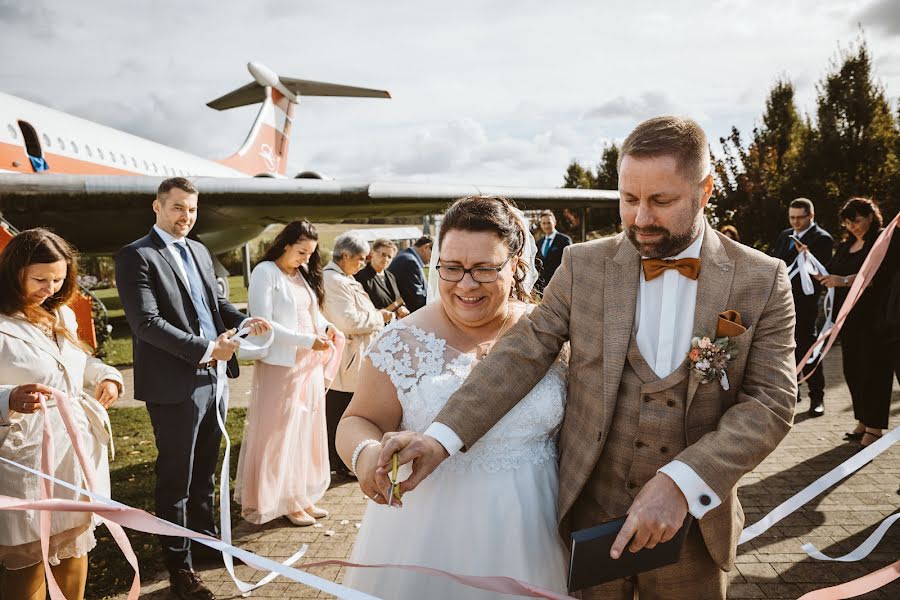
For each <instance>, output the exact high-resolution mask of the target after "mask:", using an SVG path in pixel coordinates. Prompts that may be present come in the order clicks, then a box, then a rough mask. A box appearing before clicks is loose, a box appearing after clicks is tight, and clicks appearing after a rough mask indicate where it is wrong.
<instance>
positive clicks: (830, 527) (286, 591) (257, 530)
mask: <svg viewBox="0 0 900 600" xmlns="http://www.w3.org/2000/svg"><path fill="white" fill-rule="evenodd" d="M245 377H246V375H245ZM242 379H243V377H242ZM248 379H249V378H248ZM826 379H827V381H828V391H827V395H826V404H827V409H828V410H827V414H826V416H825V417H823V418H819V419H807V417H806V409H807V408H808V406H809V404H808V400H806V399H804V402H803V403H802V404H800V405H798V409H797V418H796V425H795V426H794V428H793V430H792V431H791V433H790V434H789V435H788V437H787V438H786V439H785V440H784V442H783V443H782V444H781V445H780V446H779V447H778V449H777V450H776V451H775V452H774V453H773V454H772V455H771V456H769V458H768V459H767V460H766V461H765V462H763V463H762V464H761V465H759V467H758V468H757V469H756V470H755V471H753V472H752V473H750V474H748V475H747V476H746V477H745V478H744V479H743V480H742V481H741V487H740V490H739V494H740V498H741V502H742V504H743V506H744V511H745V512H746V515H747V524H748V525H749V524H752V523H755V522H756V521H758V520H759V519H760V518H761V517H763V516H764V515H765V514H767V513H768V512H769V511H770V510H771V509H772V508H774V507H775V506H777V505H778V504H780V503H781V502H783V501H784V500H786V499H787V498H789V497H790V496H792V495H794V494H795V493H797V492H799V491H800V490H801V489H803V488H804V487H806V486H807V485H808V484H809V483H811V482H812V481H814V480H815V479H816V478H818V477H819V476H821V475H823V474H825V473H827V472H828V471H829V470H831V469H832V468H834V467H835V466H837V465H838V464H840V463H841V462H843V461H844V460H846V459H847V458H849V457H850V456H852V455H853V452H854V450H855V448H856V446H855V445H851V444H848V443H845V442H844V441H843V439H842V436H843V433H844V432H845V431H849V430H850V428H852V427H853V425H854V424H855V423H854V421H853V413H852V408H851V405H850V397H849V394H848V392H847V388H846V386H845V385H844V381H843V377H842V376H841V369H840V347H836V348H834V349H833V350H832V352H831V354H830V355H829V356H828V357H827V360H826ZM804 394H805V390H804ZM233 396H237V397H238V398H242V397H243V396H242V395H240V394H233ZM893 399H894V403H893V410H892V412H891V416H892V419H891V420H892V425H893V426H897V425H900V418H898V417H900V388H898V387H897V384H896V382H895V384H894V397H893ZM898 488H900V444H897V445H895V446H893V447H892V448H891V449H890V450H888V451H887V452H885V453H883V454H882V455H881V456H879V457H878V458H877V459H876V460H875V461H874V462H872V463H871V464H869V465H867V466H866V467H864V468H863V469H861V470H860V471H858V472H857V473H856V474H854V475H853V476H851V477H849V478H848V479H847V480H845V481H844V482H842V483H841V484H839V485H838V486H836V487H834V488H833V489H831V490H829V491H827V492H826V493H824V494H823V495H821V496H819V497H818V498H816V499H815V500H813V501H812V502H811V503H810V504H808V505H807V506H805V507H804V508H803V509H802V510H800V511H798V512H797V513H795V514H793V515H791V516H790V517H788V518H787V519H785V520H784V521H782V522H781V523H779V524H778V525H776V526H775V527H773V528H772V529H770V530H769V531H768V532H767V533H765V534H763V535H762V536H760V537H758V538H756V539H755V540H752V541H751V542H750V543H748V544H746V545H744V546H741V547H740V548H739V549H738V558H737V565H736V568H735V569H734V570H733V571H732V573H731V586H730V589H729V598H735V599H739V598H740V599H744V598H747V599H749V598H797V597H799V596H801V595H802V594H803V593H805V592H807V591H810V590H814V589H818V588H821V587H826V586H828V585H834V584H836V583H840V582H844V581H849V580H851V579H854V578H856V577H859V576H861V575H864V574H866V573H869V572H871V571H874V570H877V569H879V568H881V567H883V566H885V565H887V564H890V563H892V562H894V561H896V560H897V559H898V558H900V527H896V526H895V527H894V528H893V530H891V531H889V532H888V535H887V536H885V538H884V540H882V542H881V544H880V545H879V546H878V548H876V551H875V552H873V553H872V554H871V555H870V556H869V557H868V558H867V559H866V560H864V561H861V562H856V563H823V562H819V561H814V560H812V559H810V558H808V557H807V556H806V554H804V553H803V551H802V550H801V548H800V546H801V545H802V542H801V541H800V540H801V539H802V540H803V541H809V542H813V543H814V544H815V545H816V546H817V548H818V549H819V550H821V551H822V552H824V553H825V554H827V555H829V556H840V555H843V554H845V553H846V552H848V551H850V550H852V549H853V548H855V547H856V546H857V545H859V543H860V542H862V541H863V540H864V539H865V538H866V537H867V536H868V535H869V534H870V533H871V532H872V531H873V530H874V528H875V527H876V526H877V525H878V523H880V522H881V520H882V519H884V518H885V517H887V516H889V515H890V514H892V513H894V512H895V511H897V510H898V508H900V495H898ZM320 504H321V506H323V507H324V508H327V509H328V510H329V511H331V516H330V517H329V518H327V519H323V520H322V525H323V527H321V528H312V527H306V528H297V527H293V526H291V525H290V524H289V523H288V522H287V521H286V520H284V519H278V520H276V521H274V522H272V523H269V524H267V525H264V526H261V527H260V526H253V525H250V524H248V523H246V522H243V521H241V522H240V523H237V524H236V525H235V532H234V533H235V536H234V537H235V540H237V541H236V543H237V545H239V546H240V547H242V548H245V549H247V550H251V551H253V552H257V553H259V554H261V555H263V556H268V557H271V558H276V559H279V560H284V559H285V558H287V557H288V556H290V555H291V554H293V553H294V552H295V551H296V549H297V548H298V547H299V546H301V545H302V544H304V543H306V544H309V545H310V548H309V552H308V553H307V555H306V556H307V557H308V559H309V561H310V562H312V561H315V560H322V559H326V558H346V557H348V556H349V554H350V548H351V546H352V544H353V540H354V538H355V537H356V526H355V524H356V523H358V522H359V521H360V520H361V518H362V514H363V511H364V509H365V502H364V499H363V496H362V494H361V493H360V492H359V489H358V487H357V486H356V485H355V483H354V482H350V481H346V480H338V481H335V482H334V483H333V485H332V487H331V489H330V490H329V491H328V493H327V494H326V495H325V498H324V499H323V501H322V502H321V503H320ZM344 520H346V521H348V523H347V524H344V525H341V522H342V521H344ZM329 530H332V531H334V534H333V535H328V534H327V533H326V532H327V531H329ZM304 560H306V558H304ZM237 572H238V574H239V576H241V577H242V578H243V579H245V580H257V579H259V578H260V577H261V576H262V575H261V574H259V573H257V572H256V571H255V570H254V569H251V568H249V567H246V566H241V567H238V569H237ZM311 572H313V573H314V574H316V575H319V576H322V577H327V578H329V579H332V580H335V581H341V578H342V570H341V569H339V568H337V567H327V568H319V569H313V570H311ZM145 577H147V575H146V574H145ZM162 577H163V575H162V574H158V575H156V576H155V577H154V576H153V575H151V576H150V577H148V581H147V582H146V583H145V585H144V588H143V590H144V593H143V594H142V598H147V599H151V598H152V599H163V598H169V597H170V595H169V593H168V582H167V581H166V580H165V579H161V578H162ZM202 577H203V579H204V581H206V582H207V583H208V584H209V585H210V587H211V588H212V590H213V591H214V592H215V593H216V594H217V596H218V597H219V598H239V597H240V595H239V594H238V593H237V590H236V588H235V587H234V584H233V583H231V581H230V579H229V577H228V574H227V573H226V571H225V569H224V568H212V569H209V570H205V571H203V573H202ZM251 597H255V598H290V599H295V598H331V597H332V596H330V595H327V594H324V593H319V592H317V591H316V590H314V589H311V588H307V587H304V586H302V585H300V584H296V583H287V582H284V581H281V580H276V581H275V582H274V583H271V584H269V585H268V586H266V587H264V588H262V589H260V590H257V591H255V592H253V593H252V595H251ZM422 597H423V598H427V590H423V596H422ZM121 598H122V599H123V600H124V596H121ZM861 598H883V599H891V600H896V599H898V598H900V582H894V583H893V584H891V585H890V586H888V587H885V588H882V589H881V590H879V591H876V592H873V593H871V594H867V595H865V596H861ZM385 600H390V599H385Z"/></svg>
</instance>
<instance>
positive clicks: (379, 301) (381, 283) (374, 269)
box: [354, 239, 409, 318]
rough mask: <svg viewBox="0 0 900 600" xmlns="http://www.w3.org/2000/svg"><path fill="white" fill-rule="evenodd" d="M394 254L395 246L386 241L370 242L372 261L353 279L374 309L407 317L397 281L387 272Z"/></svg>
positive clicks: (395, 252) (407, 312)
mask: <svg viewBox="0 0 900 600" xmlns="http://www.w3.org/2000/svg"><path fill="white" fill-rule="evenodd" d="M396 254H397V244H395V243H394V242H392V241H391V240H386V239H378V240H375V241H374V242H372V259H371V260H370V261H369V264H368V265H366V266H365V267H364V268H363V269H362V270H361V271H360V272H359V273H357V274H356V275H354V277H356V280H357V281H358V282H360V283H361V284H362V286H363V289H365V290H366V293H367V294H368V295H369V299H370V300H371V301H372V304H374V305H375V308H377V309H379V310H380V309H382V308H385V309H387V310H389V311H391V312H393V313H396V314H397V317H398V318H400V317H405V316H406V315H408V314H409V310H407V309H406V307H405V306H403V297H402V296H401V295H400V288H398V287H397V279H396V278H395V277H394V274H393V273H391V272H390V271H388V270H387V267H388V265H389V264H391V261H392V260H393V259H394V256H396Z"/></svg>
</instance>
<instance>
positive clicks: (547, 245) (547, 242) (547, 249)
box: [541, 229, 556, 256]
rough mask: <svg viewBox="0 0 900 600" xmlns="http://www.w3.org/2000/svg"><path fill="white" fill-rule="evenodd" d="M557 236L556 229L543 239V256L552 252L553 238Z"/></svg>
mask: <svg viewBox="0 0 900 600" xmlns="http://www.w3.org/2000/svg"><path fill="white" fill-rule="evenodd" d="M555 237H556V230H555V229H554V230H553V231H552V232H550V235H546V236H544V239H542V240H541V256H547V253H548V252H550V246H552V245H553V239H554V238H555Z"/></svg>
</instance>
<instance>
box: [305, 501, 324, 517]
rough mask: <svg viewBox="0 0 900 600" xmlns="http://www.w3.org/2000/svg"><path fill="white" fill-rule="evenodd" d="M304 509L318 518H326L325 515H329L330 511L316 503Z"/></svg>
mask: <svg viewBox="0 0 900 600" xmlns="http://www.w3.org/2000/svg"><path fill="white" fill-rule="evenodd" d="M303 511H304V512H305V513H306V514H308V515H312V516H313V517H315V518H317V519H324V518H325V517H327V516H328V515H329V512H328V511H327V510H325V509H324V508H319V507H318V506H316V505H315V504H312V505H310V506H308V507H307V508H304V509H303Z"/></svg>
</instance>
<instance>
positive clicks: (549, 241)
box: [534, 210, 572, 292]
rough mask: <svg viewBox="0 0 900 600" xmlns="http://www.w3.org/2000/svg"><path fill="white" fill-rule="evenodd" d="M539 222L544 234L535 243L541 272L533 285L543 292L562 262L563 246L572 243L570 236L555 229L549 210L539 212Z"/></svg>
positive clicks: (552, 216) (553, 216)
mask: <svg viewBox="0 0 900 600" xmlns="http://www.w3.org/2000/svg"><path fill="white" fill-rule="evenodd" d="M540 224H541V231H542V232H543V234H544V237H542V238H541V239H540V240H538V243H537V250H538V258H540V259H541V266H540V270H541V272H540V276H539V277H538V280H537V283H536V284H535V286H534V287H535V289H536V290H537V291H538V292H543V291H544V287H545V286H546V285H547V284H548V283H549V282H550V279H551V278H552V277H553V274H554V273H556V269H558V268H559V265H560V263H561V262H562V255H563V248H565V247H566V246H570V245H571V244H572V238H570V237H569V236H567V235H565V234H564V233H560V232H558V231H557V230H556V216H555V215H554V214H553V211H551V210H545V211H544V212H542V213H541V220H540Z"/></svg>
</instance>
